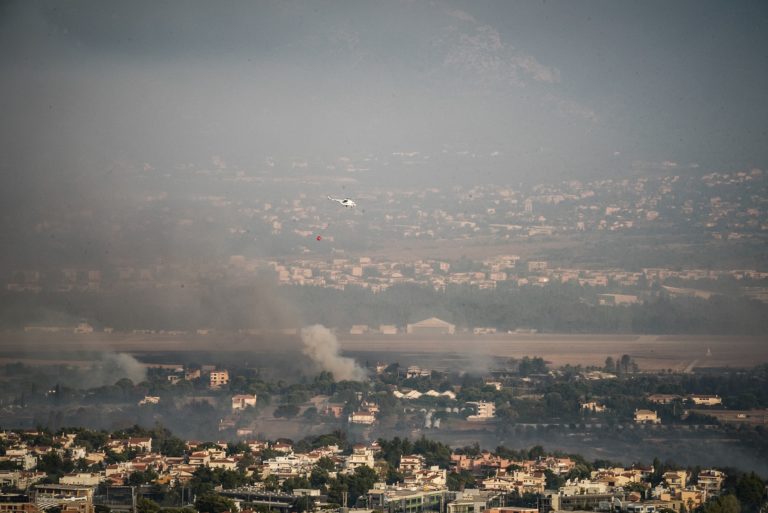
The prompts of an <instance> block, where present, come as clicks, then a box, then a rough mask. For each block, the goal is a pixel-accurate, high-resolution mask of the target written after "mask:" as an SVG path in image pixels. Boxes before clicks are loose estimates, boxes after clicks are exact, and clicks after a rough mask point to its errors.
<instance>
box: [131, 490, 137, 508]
mask: <svg viewBox="0 0 768 513" xmlns="http://www.w3.org/2000/svg"><path fill="white" fill-rule="evenodd" d="M131 511H132V512H133V513H136V487H135V486H131Z"/></svg>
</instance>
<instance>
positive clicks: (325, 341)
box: [301, 324, 368, 381]
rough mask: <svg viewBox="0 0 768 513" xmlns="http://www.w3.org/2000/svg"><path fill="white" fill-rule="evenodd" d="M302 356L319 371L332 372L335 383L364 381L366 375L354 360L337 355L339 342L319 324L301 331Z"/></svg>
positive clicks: (329, 331) (366, 377)
mask: <svg viewBox="0 0 768 513" xmlns="http://www.w3.org/2000/svg"><path fill="white" fill-rule="evenodd" d="M301 341H302V342H303V343H304V354H305V355H307V356H309V358H310V359H312V361H313V362H315V363H316V364H317V365H318V367H320V368H321V369H323V370H325V371H328V372H332V373H333V377H334V378H335V379H336V380H337V381H344V380H348V381H365V380H367V379H368V373H367V372H366V370H365V369H363V368H362V367H360V366H359V365H358V364H357V362H355V360H353V359H352V358H347V357H346V356H341V355H339V349H340V348H339V340H338V339H337V338H336V336H335V335H334V334H333V333H332V332H331V330H329V329H328V328H326V327H325V326H322V325H320V324H315V325H314V326H309V327H306V328H302V329H301Z"/></svg>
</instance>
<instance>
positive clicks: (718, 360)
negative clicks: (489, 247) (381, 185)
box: [0, 333, 768, 371]
mask: <svg viewBox="0 0 768 513" xmlns="http://www.w3.org/2000/svg"><path fill="white" fill-rule="evenodd" d="M340 342H341V348H342V351H343V353H344V354H347V355H349V356H353V357H355V358H357V359H358V360H360V361H366V360H367V361H369V362H373V361H385V362H393V361H397V362H399V363H401V364H403V365H406V364H408V365H410V364H417V365H424V366H426V367H429V368H434V369H447V368H454V369H455V368H466V369H473V368H475V369H477V370H481V369H486V368H489V367H490V366H491V365H492V362H493V361H494V360H497V359H499V358H510V357H515V358H521V357H523V356H541V357H543V358H544V359H545V360H546V361H547V362H548V363H550V364H552V365H554V366H559V365H564V364H566V363H570V364H572V365H577V364H581V365H602V364H603V363H604V361H605V358H606V357H607V356H612V357H614V359H616V358H617V357H620V356H621V355H623V354H628V355H630V356H631V357H632V358H633V359H634V360H635V361H636V362H637V363H638V365H639V366H640V368H641V369H643V370H660V369H672V370H675V371H691V370H693V369H694V368H696V367H752V366H754V365H758V364H761V363H768V340H767V339H765V338H763V337H714V336H712V337H708V336H682V335H667V336H648V335H558V334H535V335H527V334H526V335H518V334H504V335H486V336H473V335H456V336H445V337H440V336H431V337H429V336H427V337H425V336H406V335H398V336H382V335H378V336H342V337H340ZM287 348H293V349H292V350H294V351H300V341H298V340H297V338H296V337H290V336H285V335H271V336H262V337H255V336H244V335H233V334H211V335H206V336H201V335H162V334H149V335H126V334H102V333H98V334H96V333H94V334H87V335H73V334H52V333H37V334H32V333H2V334H0V363H2V362H6V363H7V362H11V361H24V362H25V363H30V364H35V363H39V364H45V363H68V364H72V365H76V364H77V363H78V362H83V361H85V362H88V361H90V360H93V359H94V357H95V355H98V354H99V353H102V352H105V351H108V352H125V353H131V354H134V355H136V356H137V358H139V360H141V361H147V362H155V364H159V363H168V364H170V363H182V362H184V361H186V360H187V359H189V357H188V356H187V357H185V356H184V355H191V354H192V353H202V354H207V355H209V357H211V358H215V357H216V355H231V356H234V355H239V354H242V355H245V356H246V357H247V358H248V359H249V360H251V361H254V360H257V359H258V358H259V354H263V353H273V354H274V353H279V352H286V351H287V350H288V349H287ZM160 354H163V355H174V354H178V355H179V358H178V362H176V361H175V360H174V361H161V360H160V359H158V358H156V357H155V358H153V355H160ZM171 357H172V356H171ZM166 360H167V358H166Z"/></svg>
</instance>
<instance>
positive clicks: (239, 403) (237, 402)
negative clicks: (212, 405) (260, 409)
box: [232, 394, 256, 410]
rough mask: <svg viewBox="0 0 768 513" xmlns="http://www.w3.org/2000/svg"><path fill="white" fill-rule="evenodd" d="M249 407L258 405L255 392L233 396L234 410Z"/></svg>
mask: <svg viewBox="0 0 768 513" xmlns="http://www.w3.org/2000/svg"><path fill="white" fill-rule="evenodd" d="M248 407H251V408H255V407H256V394H253V395H248V394H240V395H235V396H232V409H233V410H244V409H246V408H248Z"/></svg>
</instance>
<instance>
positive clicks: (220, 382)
mask: <svg viewBox="0 0 768 513" xmlns="http://www.w3.org/2000/svg"><path fill="white" fill-rule="evenodd" d="M210 383H211V388H219V387H222V386H224V385H227V384H229V371H226V370H222V371H212V372H211V376H210Z"/></svg>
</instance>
